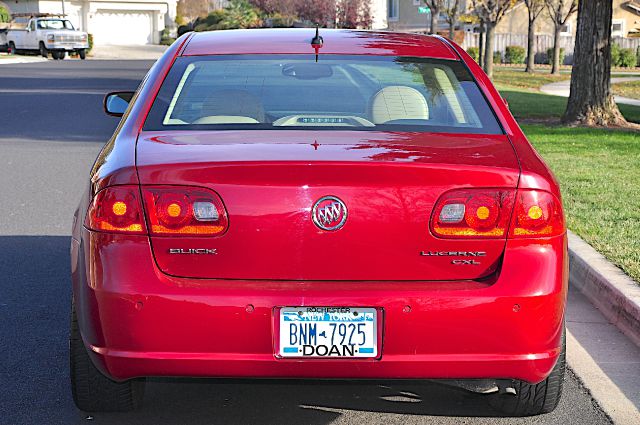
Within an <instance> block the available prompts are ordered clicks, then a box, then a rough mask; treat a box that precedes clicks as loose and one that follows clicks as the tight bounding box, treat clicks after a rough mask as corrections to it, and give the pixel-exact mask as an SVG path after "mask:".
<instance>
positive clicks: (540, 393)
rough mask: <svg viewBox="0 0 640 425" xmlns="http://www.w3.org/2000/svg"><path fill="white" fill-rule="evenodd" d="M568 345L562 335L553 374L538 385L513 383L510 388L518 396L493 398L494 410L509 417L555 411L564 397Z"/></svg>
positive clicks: (502, 395)
mask: <svg viewBox="0 0 640 425" xmlns="http://www.w3.org/2000/svg"><path fill="white" fill-rule="evenodd" d="M566 350H567V343H566V339H565V335H564V332H563V334H562V352H561V353H560V357H559V358H558V362H557V363H556V365H555V367H554V368H553V370H552V371H551V374H550V375H549V376H548V377H547V379H545V380H544V381H542V382H540V383H538V384H529V383H526V382H522V381H512V382H511V384H510V385H509V386H511V387H512V388H514V389H515V390H516V394H515V395H513V394H503V393H502V391H501V394H497V395H495V396H492V399H491V405H492V406H493V408H494V409H496V410H498V411H500V412H502V413H505V414H507V415H509V416H532V415H540V414H542V413H549V412H552V411H553V410H555V408H556V407H557V406H558V403H559V402H560V396H561V395H562V382H563V379H564V371H565V366H566Z"/></svg>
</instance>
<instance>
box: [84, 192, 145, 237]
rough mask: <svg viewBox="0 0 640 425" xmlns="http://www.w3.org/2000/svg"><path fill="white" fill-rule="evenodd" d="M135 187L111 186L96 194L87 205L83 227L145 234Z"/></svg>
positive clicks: (103, 230) (112, 231)
mask: <svg viewBox="0 0 640 425" xmlns="http://www.w3.org/2000/svg"><path fill="white" fill-rule="evenodd" d="M139 193H140V192H139V189H138V187H137V186H113V187H108V188H106V189H103V190H101V191H100V192H98V193H97V194H96V195H95V196H94V198H93V200H92V202H91V205H89V211H88V212H87V218H86V220H85V226H86V227H87V228H89V229H91V230H95V231H100V232H110V233H132V234H145V233H146V231H145V230H146V229H145V225H144V220H143V218H142V208H141V204H140V196H139Z"/></svg>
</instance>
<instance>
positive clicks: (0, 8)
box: [0, 6, 11, 22]
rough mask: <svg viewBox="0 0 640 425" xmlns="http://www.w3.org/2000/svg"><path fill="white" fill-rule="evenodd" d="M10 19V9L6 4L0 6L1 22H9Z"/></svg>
mask: <svg viewBox="0 0 640 425" xmlns="http://www.w3.org/2000/svg"><path fill="white" fill-rule="evenodd" d="M10 20H11V15H10V14H9V11H8V10H7V9H6V8H5V7H4V6H0V22H9V21H10Z"/></svg>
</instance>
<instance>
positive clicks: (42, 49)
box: [40, 41, 49, 58]
mask: <svg viewBox="0 0 640 425" xmlns="http://www.w3.org/2000/svg"><path fill="white" fill-rule="evenodd" d="M40 56H42V57H43V58H48V57H49V51H48V50H47V48H46V47H45V45H44V43H43V42H42V41H41V42H40Z"/></svg>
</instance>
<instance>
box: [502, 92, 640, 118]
mask: <svg viewBox="0 0 640 425" xmlns="http://www.w3.org/2000/svg"><path fill="white" fill-rule="evenodd" d="M497 88H498V90H500V93H501V94H502V96H504V98H505V99H507V102H509V109H510V110H511V113H512V114H513V116H514V117H516V119H519V120H526V119H556V120H559V119H560V117H561V116H562V114H563V113H564V110H565V108H566V106H567V99H566V98H564V97H560V96H552V95H548V94H544V93H540V92H539V91H534V90H526V89H518V88H512V87H509V86H505V85H497ZM618 108H620V112H622V115H624V117H625V118H626V119H627V121H629V122H634V123H640V107H638V106H631V105H622V104H621V105H618Z"/></svg>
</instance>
